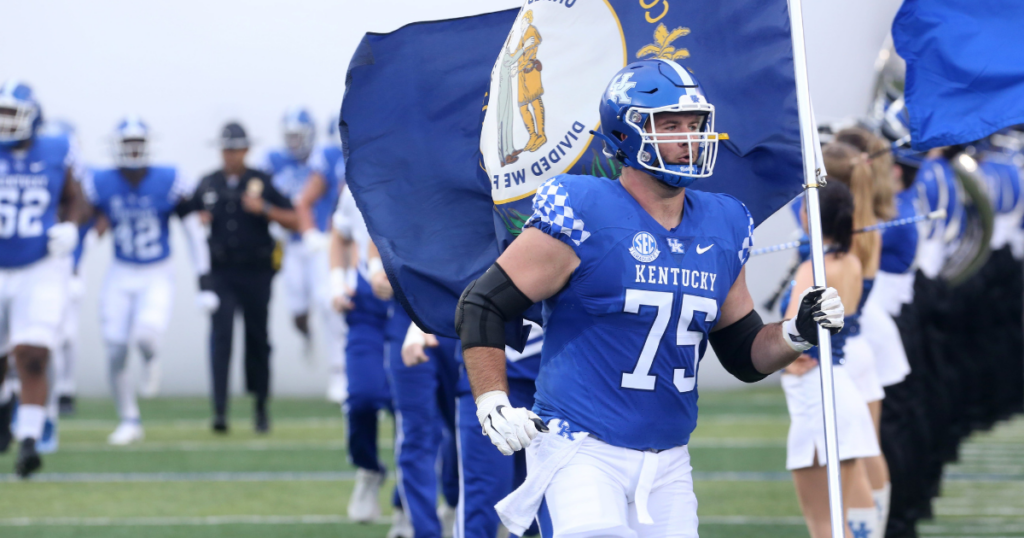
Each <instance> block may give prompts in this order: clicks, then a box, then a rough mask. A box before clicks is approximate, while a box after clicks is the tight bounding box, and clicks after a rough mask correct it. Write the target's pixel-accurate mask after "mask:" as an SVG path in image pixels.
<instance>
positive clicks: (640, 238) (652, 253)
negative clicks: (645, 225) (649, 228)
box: [629, 232, 661, 263]
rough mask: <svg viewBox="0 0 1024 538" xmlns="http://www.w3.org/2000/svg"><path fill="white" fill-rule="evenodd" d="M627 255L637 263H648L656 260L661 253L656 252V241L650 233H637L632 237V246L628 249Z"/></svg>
mask: <svg viewBox="0 0 1024 538" xmlns="http://www.w3.org/2000/svg"><path fill="white" fill-rule="evenodd" d="M629 253H630V254H632V255H633V257H634V258H636V259H637V261H640V262H643V263H650V262H653V261H654V260H656V259H658V255H659V254H661V251H660V250H658V241H657V240H656V239H654V236H653V235H651V234H650V232H639V233H637V234H636V235H634V236H633V246H631V247H629Z"/></svg>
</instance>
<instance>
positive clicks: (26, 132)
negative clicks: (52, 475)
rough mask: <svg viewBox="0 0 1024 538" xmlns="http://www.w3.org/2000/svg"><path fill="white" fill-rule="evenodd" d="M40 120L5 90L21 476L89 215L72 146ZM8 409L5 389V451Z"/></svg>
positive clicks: (0, 372) (9, 290) (2, 218)
mask: <svg viewBox="0 0 1024 538" xmlns="http://www.w3.org/2000/svg"><path fill="white" fill-rule="evenodd" d="M42 122H43V113H42V109H41V107H40V106H39V103H38V102H37V101H36V99H35V96H34V94H33V92H32V89H31V88H30V87H29V86H28V85H26V84H23V83H20V82H17V81H9V82H7V83H5V84H4V85H3V86H0V381H2V380H4V378H5V377H6V370H7V366H8V360H7V355H12V356H13V358H14V364H15V367H16V368H17V369H18V377H19V379H20V380H21V405H20V406H19V408H18V420H17V431H15V432H13V433H14V437H15V438H16V439H17V441H18V444H19V448H18V450H19V452H18V457H17V459H16V461H15V464H14V470H15V472H16V473H17V474H18V475H19V476H21V477H27V476H29V475H30V474H32V473H33V472H35V471H36V470H38V469H39V467H40V466H41V465H42V460H41V459H40V457H39V453H38V451H37V449H36V443H37V441H39V439H40V438H41V436H42V434H43V425H44V423H45V421H46V409H45V406H46V404H47V375H46V372H47V366H48V362H49V358H50V352H51V350H52V349H53V348H54V347H55V346H56V345H57V341H58V332H59V330H60V320H61V316H62V314H63V313H64V303H65V301H66V300H67V281H68V278H67V276H68V273H69V270H70V269H69V266H70V263H71V260H70V258H69V257H68V254H70V253H71V251H73V250H74V249H75V246H76V245H77V244H78V225H79V223H81V222H83V221H84V220H85V218H86V215H87V213H88V208H87V207H86V204H85V203H84V200H83V199H82V194H81V189H80V186H79V183H78V179H77V178H75V175H74V174H75V172H76V171H77V165H76V161H75V158H76V156H75V152H74V149H75V148H74V146H73V145H72V144H71V142H70V141H69V140H68V137H67V136H66V135H63V134H54V135H46V134H43V133H39V132H38V130H39V127H40V125H41V124H42ZM4 385H5V386H6V385H7V384H6V383H4ZM10 405H11V394H10V390H9V388H5V387H0V421H3V428H2V429H0V451H2V450H6V448H7V444H8V443H9V442H10V438H9V435H10V433H11V432H10V431H9V430H8V428H7V424H8V423H9V421H10ZM4 433H6V434H8V435H7V436H5V435H3V434H4Z"/></svg>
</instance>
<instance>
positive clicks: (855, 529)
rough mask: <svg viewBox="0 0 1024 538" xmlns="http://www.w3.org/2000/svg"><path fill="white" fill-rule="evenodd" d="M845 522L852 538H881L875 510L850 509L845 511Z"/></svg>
mask: <svg viewBox="0 0 1024 538" xmlns="http://www.w3.org/2000/svg"><path fill="white" fill-rule="evenodd" d="M846 520H847V521H848V524H849V525H850V532H851V533H852V534H853V538H881V534H880V533H879V529H878V510H876V509H875V508H850V509H848V510H847V511H846Z"/></svg>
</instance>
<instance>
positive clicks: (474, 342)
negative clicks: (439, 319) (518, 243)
mask: <svg viewBox="0 0 1024 538" xmlns="http://www.w3.org/2000/svg"><path fill="white" fill-rule="evenodd" d="M532 305H533V301H531V300H530V298H529V297H527V296H526V295H525V294H524V293H523V292H522V291H520V290H519V288H517V287H516V285H515V283H514V282H512V279H510V278H509V277H508V275H507V274H505V271H504V269H502V268H501V266H500V265H498V263H497V262H495V263H494V264H493V265H491V268H490V269H488V270H487V272H485V273H484V274H483V275H481V276H480V278H478V279H476V280H474V281H473V282H471V283H470V284H469V286H466V290H465V291H463V292H462V297H460V298H459V306H458V307H457V308H456V309H455V331H456V332H457V333H458V334H459V338H460V339H461V340H462V350H463V351H465V350H467V349H469V348H472V347H493V348H498V349H501V350H504V349H505V322H506V321H509V320H513V319H517V318H521V317H522V315H523V312H526V309H528V308H530V306H532Z"/></svg>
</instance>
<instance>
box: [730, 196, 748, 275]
mask: <svg viewBox="0 0 1024 538" xmlns="http://www.w3.org/2000/svg"><path fill="white" fill-rule="evenodd" d="M727 196H728V195H727ZM728 197H729V198H732V199H733V200H734V201H735V202H736V204H737V205H739V207H740V208H741V209H742V217H740V220H739V222H741V223H746V226H743V225H742V224H741V225H739V226H737V227H736V231H737V234H738V235H737V237H736V244H737V245H739V248H738V249H737V250H736V255H737V256H739V259H740V266H741V267H742V266H744V265H746V264H747V261H748V260H750V249H751V248H753V247H754V217H753V216H752V215H751V214H750V210H749V209H747V206H746V205H745V204H744V203H743V202H741V201H739V200H738V199H737V198H733V197H732V196H728Z"/></svg>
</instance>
